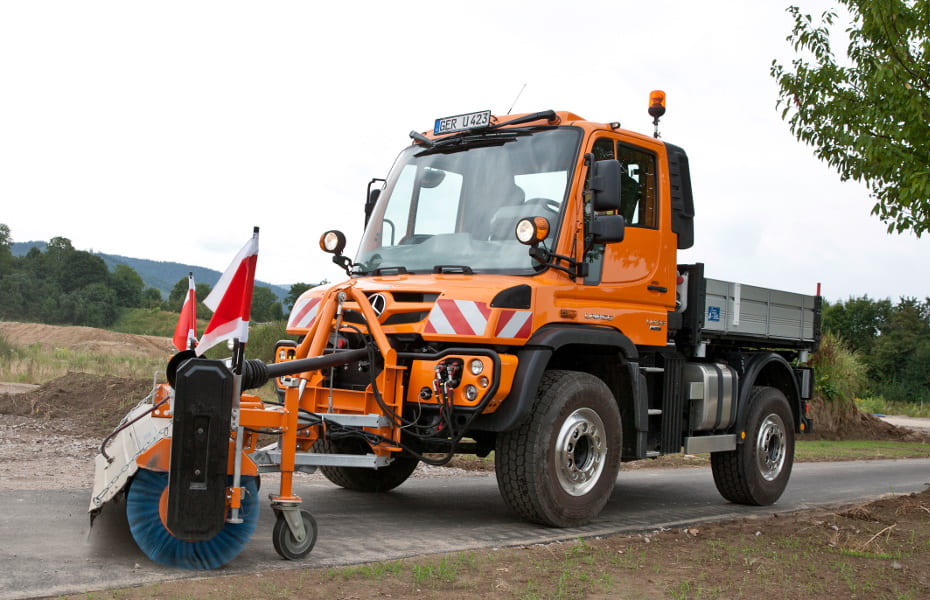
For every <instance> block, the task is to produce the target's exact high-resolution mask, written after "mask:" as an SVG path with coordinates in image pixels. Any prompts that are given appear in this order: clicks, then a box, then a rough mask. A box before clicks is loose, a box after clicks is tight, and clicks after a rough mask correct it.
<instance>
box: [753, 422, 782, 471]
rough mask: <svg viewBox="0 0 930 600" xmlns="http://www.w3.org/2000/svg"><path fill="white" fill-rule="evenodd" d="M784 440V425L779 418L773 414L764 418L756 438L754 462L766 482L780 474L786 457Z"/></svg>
mask: <svg viewBox="0 0 930 600" xmlns="http://www.w3.org/2000/svg"><path fill="white" fill-rule="evenodd" d="M785 439H786V436H785V424H784V423H783V422H782V420H781V418H780V417H779V416H778V415H775V414H771V415H769V416H768V417H766V418H765V420H764V421H763V422H762V424H761V426H760V427H759V435H758V437H757V438H756V462H757V463H758V466H759V473H761V474H762V477H763V478H765V480H766V481H772V480H773V479H775V478H776V477H778V475H779V474H780V473H781V470H782V467H783V466H784V464H785V456H786V455H787V452H786V448H785V446H786V442H785Z"/></svg>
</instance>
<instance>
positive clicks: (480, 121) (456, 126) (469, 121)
mask: <svg viewBox="0 0 930 600" xmlns="http://www.w3.org/2000/svg"><path fill="white" fill-rule="evenodd" d="M490 124H491V111H489V110H482V111H480V112H473V113H467V114H464V115H455V116H454V117H443V118H441V119H436V124H435V125H434V126H433V134H435V135H440V134H443V133H454V132H456V131H464V130H466V129H474V128H476V127H487V126H488V125H490Z"/></svg>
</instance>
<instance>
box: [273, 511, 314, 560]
mask: <svg viewBox="0 0 930 600" xmlns="http://www.w3.org/2000/svg"><path fill="white" fill-rule="evenodd" d="M300 518H301V520H302V521H303V524H304V536H303V539H300V540H298V539H296V538H295V537H294V534H293V533H292V532H291V528H290V527H289V526H288V524H287V519H285V518H284V514H283V513H280V512H279V513H278V518H277V520H276V521H275V523H274V529H273V530H272V532H271V542H272V544H273V545H274V549H275V552H277V553H278V556H280V557H281V558H283V559H285V560H300V559H301V558H303V557H305V556H307V555H308V554H310V551H311V550H313V546H314V545H315V544H316V536H317V527H316V519H314V518H313V515H311V514H310V513H308V512H307V511H305V510H301V511H300Z"/></svg>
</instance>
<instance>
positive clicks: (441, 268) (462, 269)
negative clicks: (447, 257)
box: [433, 265, 475, 275]
mask: <svg viewBox="0 0 930 600" xmlns="http://www.w3.org/2000/svg"><path fill="white" fill-rule="evenodd" d="M441 273H459V274H461V275H474V274H475V272H474V271H472V270H471V267H469V266H468V265H436V266H435V267H433V275H439V274H441Z"/></svg>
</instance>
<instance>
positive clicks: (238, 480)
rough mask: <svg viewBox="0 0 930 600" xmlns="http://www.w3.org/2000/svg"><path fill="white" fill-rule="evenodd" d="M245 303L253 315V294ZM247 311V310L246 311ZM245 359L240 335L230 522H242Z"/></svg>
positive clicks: (235, 373) (236, 350)
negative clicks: (242, 415) (242, 409)
mask: <svg viewBox="0 0 930 600" xmlns="http://www.w3.org/2000/svg"><path fill="white" fill-rule="evenodd" d="M252 237H258V227H255V228H254V229H253V230H252ZM254 282H255V279H254V274H253V278H252V286H253V287H254V285H255V283H254ZM242 302H243V304H245V303H246V302H248V304H249V305H248V306H243V307H242V308H241V309H240V311H239V314H246V315H251V305H252V294H251V293H248V294H246V295H245V297H244V298H243V301H242ZM245 311H247V312H245ZM244 361H245V343H244V342H243V341H241V340H240V339H239V338H238V337H235V338H233V356H232V364H233V386H232V387H233V389H232V392H233V397H232V422H231V423H230V425H231V426H232V428H233V430H234V431H235V432H236V450H235V455H234V456H233V480H232V491H233V495H234V498H233V502H232V507H231V508H230V511H229V518H228V519H227V521H228V522H229V523H242V518H241V517H240V516H239V507H240V506H241V494H242V447H243V439H242V438H243V435H244V434H245V430H244V429H243V427H242V424H241V423H240V421H239V409H240V404H241V394H242V367H243V364H244Z"/></svg>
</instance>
